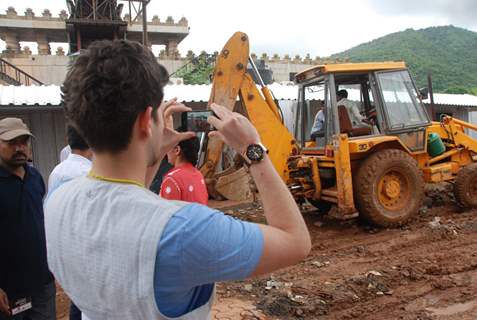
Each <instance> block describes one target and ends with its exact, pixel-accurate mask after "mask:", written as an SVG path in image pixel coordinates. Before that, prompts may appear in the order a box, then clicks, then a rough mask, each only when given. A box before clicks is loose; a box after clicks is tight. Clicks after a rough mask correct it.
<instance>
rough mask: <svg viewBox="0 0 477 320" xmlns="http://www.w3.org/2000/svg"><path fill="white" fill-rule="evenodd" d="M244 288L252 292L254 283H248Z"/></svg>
mask: <svg viewBox="0 0 477 320" xmlns="http://www.w3.org/2000/svg"><path fill="white" fill-rule="evenodd" d="M243 288H244V290H245V291H249V292H250V291H252V289H253V285H251V284H249V283H248V284H246V285H244V286H243Z"/></svg>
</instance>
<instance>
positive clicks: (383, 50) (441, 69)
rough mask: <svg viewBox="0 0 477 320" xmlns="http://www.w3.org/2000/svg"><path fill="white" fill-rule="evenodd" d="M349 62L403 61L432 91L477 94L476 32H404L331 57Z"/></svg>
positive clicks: (446, 29)
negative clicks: (429, 85)
mask: <svg viewBox="0 0 477 320" xmlns="http://www.w3.org/2000/svg"><path fill="white" fill-rule="evenodd" d="M346 57H347V58H349V60H350V61H352V62H360V61H386V60H404V61H405V62H406V63H407V65H408V67H409V69H410V70H411V72H412V74H413V76H414V78H415V79H416V81H417V85H418V87H424V86H427V73H428V71H431V72H432V80H433V81H432V82H433V87H434V91H436V92H449V93H466V92H468V93H473V94H477V33H476V32H472V31H469V30H466V29H462V28H457V27H454V26H445V27H431V28H427V29H421V30H413V29H407V30H405V31H401V32H396V33H392V34H389V35H387V36H384V37H382V38H378V39H376V40H373V41H371V42H368V43H363V44H360V45H358V46H356V47H353V48H351V49H349V50H347V51H344V52H341V53H338V54H335V55H332V56H331V58H333V59H335V58H346Z"/></svg>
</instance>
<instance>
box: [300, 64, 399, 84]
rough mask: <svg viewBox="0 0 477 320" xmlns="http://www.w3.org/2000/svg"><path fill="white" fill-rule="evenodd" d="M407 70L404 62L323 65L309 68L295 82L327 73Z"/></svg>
mask: <svg viewBox="0 0 477 320" xmlns="http://www.w3.org/2000/svg"><path fill="white" fill-rule="evenodd" d="M397 69H406V63H405V62H404V61H385V62H364V63H332V64H321V65H317V66H313V67H311V68H308V69H306V70H304V71H302V72H300V73H298V74H297V75H296V76H295V81H296V82H298V83H300V82H302V81H304V80H308V79H312V78H315V77H318V76H320V75H324V74H327V73H348V72H349V73H352V72H363V71H382V70H397Z"/></svg>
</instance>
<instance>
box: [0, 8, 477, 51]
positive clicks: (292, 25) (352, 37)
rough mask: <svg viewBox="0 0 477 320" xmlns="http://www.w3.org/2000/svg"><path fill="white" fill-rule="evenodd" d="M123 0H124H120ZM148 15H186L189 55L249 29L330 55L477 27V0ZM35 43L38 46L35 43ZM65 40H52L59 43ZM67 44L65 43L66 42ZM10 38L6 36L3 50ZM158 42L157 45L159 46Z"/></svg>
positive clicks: (257, 43)
mask: <svg viewBox="0 0 477 320" xmlns="http://www.w3.org/2000/svg"><path fill="white" fill-rule="evenodd" d="M118 2H120V3H121V2H122V3H125V6H124V7H125V9H124V10H123V13H125V12H126V11H127V10H126V8H127V5H126V3H127V2H125V1H120V0H119V1H118ZM9 6H14V7H15V9H16V11H17V12H18V14H23V12H24V11H25V9H26V8H27V7H30V8H32V9H33V11H34V12H35V13H36V15H41V12H42V11H43V9H45V8H48V9H50V11H51V12H52V14H53V15H54V16H57V15H58V13H59V12H60V10H61V9H66V2H65V1H63V0H39V1H31V0H0V13H5V10H6V9H7V8H8V7H9ZM147 12H148V20H151V19H152V16H153V15H158V16H159V18H160V20H161V21H165V19H166V18H167V16H172V17H173V18H174V20H175V21H179V19H180V18H181V17H186V18H187V20H188V21H189V27H190V31H189V32H190V33H189V35H188V36H187V37H186V38H185V39H184V40H183V41H182V42H181V43H180V44H179V51H180V52H181V53H182V55H185V54H186V52H187V51H188V50H192V51H194V52H195V53H197V54H198V53H200V52H201V51H206V52H209V53H212V52H214V51H220V50H221V49H222V47H223V45H224V44H225V42H226V41H227V39H228V38H229V37H230V36H231V35H232V34H233V33H234V32H235V31H242V32H246V33H247V34H248V36H249V39H250V48H251V49H250V50H251V52H253V53H256V54H257V55H258V56H260V55H261V54H262V53H267V54H268V55H269V56H271V55H273V54H275V53H277V54H279V55H280V56H283V55H284V54H289V55H290V56H292V57H293V56H295V55H297V54H298V55H301V56H302V57H304V56H305V55H306V54H310V55H311V57H312V58H314V57H316V56H320V57H324V56H328V55H330V54H333V53H338V52H341V51H344V50H346V49H349V48H351V47H353V46H356V45H358V44H361V43H363V42H368V41H371V40H373V39H376V38H379V37H382V36H384V35H386V34H389V33H393V32H397V31H402V30H405V29H408V28H413V29H421V28H427V27H431V26H442V25H449V24H452V25H454V26H458V27H462V28H466V29H468V30H472V31H476V32H477V19H476V18H475V17H476V12H477V0H308V1H307V0H294V1H284V0H274V1H272V0H261V1H260V0H241V1H227V0H225V1H210V0H202V1H194V0H188V1H185V0H168V1H163V0H151V2H150V4H149V5H148V10H147ZM22 45H29V47H30V48H31V49H32V51H34V52H35V51H36V47H35V44H32V43H26V44H24V43H22ZM58 45H59V44H53V45H52V49H53V50H55V49H56V47H57V46H58ZM62 46H63V47H64V48H66V44H62ZM4 47H5V43H4V42H3V41H0V50H3V49H4ZM160 49H161V48H160V47H155V48H153V50H154V51H155V52H156V53H158V51H159V50H160Z"/></svg>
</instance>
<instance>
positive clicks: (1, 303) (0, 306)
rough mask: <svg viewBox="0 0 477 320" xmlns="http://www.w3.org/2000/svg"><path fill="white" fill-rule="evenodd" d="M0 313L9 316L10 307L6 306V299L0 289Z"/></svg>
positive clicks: (5, 295)
mask: <svg viewBox="0 0 477 320" xmlns="http://www.w3.org/2000/svg"><path fill="white" fill-rule="evenodd" d="M0 312H1V313H3V314H6V315H7V316H9V315H10V306H9V304H8V297H7V294H6V293H5V291H3V290H2V289H0Z"/></svg>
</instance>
